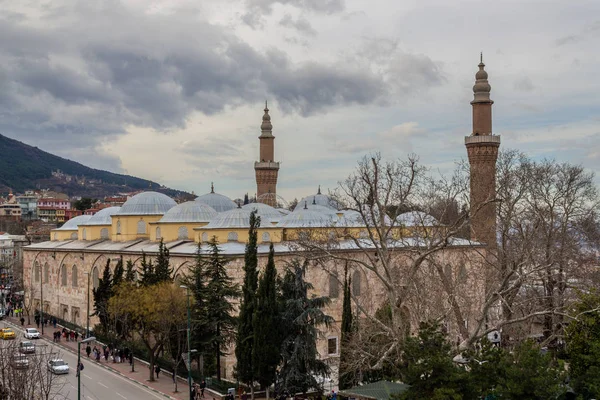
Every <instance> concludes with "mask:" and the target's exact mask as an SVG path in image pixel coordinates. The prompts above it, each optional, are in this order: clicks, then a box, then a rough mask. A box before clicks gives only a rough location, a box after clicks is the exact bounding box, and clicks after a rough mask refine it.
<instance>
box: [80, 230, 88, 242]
mask: <svg viewBox="0 0 600 400" xmlns="http://www.w3.org/2000/svg"><path fill="white" fill-rule="evenodd" d="M81 236H82V239H83V240H87V231H86V230H85V228H83V232H82V233H81Z"/></svg>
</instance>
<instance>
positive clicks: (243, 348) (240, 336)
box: [235, 211, 260, 398]
mask: <svg viewBox="0 0 600 400" xmlns="http://www.w3.org/2000/svg"><path fill="white" fill-rule="evenodd" d="M259 226H260V217H257V216H256V211H252V213H251V214H250V230H249V231H248V243H247V244H246V254H245V256H244V284H243V286H242V301H241V303H240V313H239V317H238V329H237V341H236V346H235V356H236V359H237V378H238V379H239V380H240V381H241V382H243V383H246V384H248V385H252V382H254V380H255V379H254V377H255V374H254V372H255V369H254V367H253V365H252V349H253V347H254V330H253V324H252V318H253V316H254V310H255V306H256V289H257V286H258V253H257V252H258V233H257V229H258V227H259ZM251 395H252V398H254V391H252V393H251Z"/></svg>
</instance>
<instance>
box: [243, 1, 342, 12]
mask: <svg viewBox="0 0 600 400" xmlns="http://www.w3.org/2000/svg"><path fill="white" fill-rule="evenodd" d="M247 4H248V6H249V7H250V8H251V9H259V10H261V11H263V12H266V13H268V14H270V13H271V11H272V10H273V5H275V4H282V5H288V6H292V7H295V8H298V9H300V10H305V11H312V12H316V13H324V14H334V13H339V12H342V11H344V9H345V7H346V5H345V2H344V0H248V2H247Z"/></svg>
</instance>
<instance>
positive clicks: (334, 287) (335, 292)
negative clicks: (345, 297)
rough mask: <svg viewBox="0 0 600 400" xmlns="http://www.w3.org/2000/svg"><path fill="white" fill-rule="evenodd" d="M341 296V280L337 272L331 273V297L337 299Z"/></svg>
mask: <svg viewBox="0 0 600 400" xmlns="http://www.w3.org/2000/svg"><path fill="white" fill-rule="evenodd" d="M339 296H340V282H339V281H338V277H337V274H335V273H334V274H331V275H329V298H331V299H337V298H338V297H339Z"/></svg>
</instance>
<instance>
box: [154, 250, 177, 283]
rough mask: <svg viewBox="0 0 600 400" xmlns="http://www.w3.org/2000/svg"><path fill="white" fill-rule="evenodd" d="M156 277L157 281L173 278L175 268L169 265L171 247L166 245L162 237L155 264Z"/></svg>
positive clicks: (166, 280)
mask: <svg viewBox="0 0 600 400" xmlns="http://www.w3.org/2000/svg"><path fill="white" fill-rule="evenodd" d="M154 279H155V281H156V283H160V282H168V281H172V280H173V269H172V268H171V266H170V265H169V249H168V248H167V246H165V244H164V242H163V240H162V239H160V244H159V245H158V256H157V257H156V264H155V265H154Z"/></svg>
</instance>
